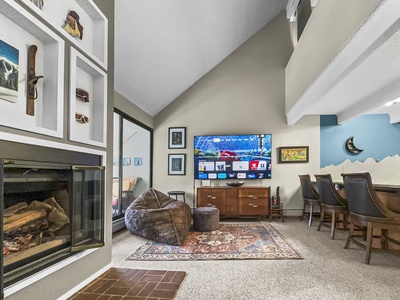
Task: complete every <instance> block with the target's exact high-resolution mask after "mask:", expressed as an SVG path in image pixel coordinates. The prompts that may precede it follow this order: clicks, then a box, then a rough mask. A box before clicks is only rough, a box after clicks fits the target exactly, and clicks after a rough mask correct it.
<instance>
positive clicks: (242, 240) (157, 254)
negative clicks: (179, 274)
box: [127, 223, 302, 260]
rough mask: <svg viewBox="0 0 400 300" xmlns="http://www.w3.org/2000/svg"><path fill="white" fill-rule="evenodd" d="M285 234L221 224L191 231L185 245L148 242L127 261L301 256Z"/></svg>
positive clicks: (255, 225) (269, 228)
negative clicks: (207, 230) (212, 228)
mask: <svg viewBox="0 0 400 300" xmlns="http://www.w3.org/2000/svg"><path fill="white" fill-rule="evenodd" d="M301 258H302V257H301V256H300V254H299V253H298V252H297V251H296V250H295V249H294V248H293V247H292V246H290V245H289V244H288V243H287V242H286V241H285V239H284V238H283V236H282V235H281V234H280V233H279V232H277V231H276V230H275V229H274V228H273V227H272V226H271V225H269V224H262V223H250V224H221V226H220V228H218V229H217V230H214V231H211V232H194V231H191V232H189V236H188V238H187V239H186V241H185V243H184V245H182V246H171V245H166V244H162V243H157V242H154V241H148V242H147V243H146V244H144V245H143V246H141V247H140V248H139V249H138V250H137V251H136V252H135V253H133V254H132V255H130V256H129V257H128V258H127V259H128V260H213V259H301Z"/></svg>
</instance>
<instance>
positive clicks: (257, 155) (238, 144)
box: [194, 134, 272, 180]
mask: <svg viewBox="0 0 400 300" xmlns="http://www.w3.org/2000/svg"><path fill="white" fill-rule="evenodd" d="M271 147H272V135H271V134H241V135H201V136H195V137H194V178H195V179H204V180H205V179H230V180H233V179H269V178H271V152H272V151H271Z"/></svg>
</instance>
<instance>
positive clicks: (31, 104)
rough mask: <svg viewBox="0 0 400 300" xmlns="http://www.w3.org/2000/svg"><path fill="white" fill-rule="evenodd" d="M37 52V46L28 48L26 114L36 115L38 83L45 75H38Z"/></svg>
mask: <svg viewBox="0 0 400 300" xmlns="http://www.w3.org/2000/svg"><path fill="white" fill-rule="evenodd" d="M36 52H37V46H36V45H31V46H29V48H28V75H27V88H26V98H27V99H26V114H27V115H30V116H34V115H35V99H37V97H38V92H37V89H36V84H37V83H38V81H39V79H40V78H43V76H41V75H40V76H36Z"/></svg>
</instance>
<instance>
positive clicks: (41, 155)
mask: <svg viewBox="0 0 400 300" xmlns="http://www.w3.org/2000/svg"><path fill="white" fill-rule="evenodd" d="M49 144H54V143H49ZM67 148H77V149H79V147H67ZM79 150H85V149H84V148H80V149H79ZM93 152H95V153H100V154H99V155H98V154H92V153H84V152H78V151H71V150H65V149H64V150H61V149H56V148H51V147H46V146H38V145H30V144H23V143H19V142H13V141H2V140H0V158H1V159H3V162H4V161H6V162H7V161H9V160H12V161H14V162H16V163H21V162H22V163H23V164H24V165H25V163H26V162H28V161H29V163H32V162H34V164H35V165H37V166H40V165H41V164H43V165H44V166H45V169H46V168H48V167H49V166H50V169H51V168H54V164H56V165H57V166H62V168H65V166H68V167H67V169H68V168H69V166H72V165H74V166H83V165H85V166H91V167H92V168H94V169H98V168H97V167H99V166H101V165H102V164H103V161H104V158H105V153H103V152H101V151H93ZM56 168H58V167H56ZM5 169H7V167H6V168H2V170H5ZM12 169H13V168H12ZM16 169H17V170H19V169H20V168H19V166H17V168H16ZM78 169H79V167H78ZM6 172H7V170H6ZM63 172H66V173H65V174H63V175H61V177H63V176H64V177H69V175H68V173H69V172H70V171H69V170H67V171H65V170H63V171H62V172H61V173H63ZM17 173H18V171H17ZM14 175H15V174H13V175H12V176H14ZM1 176H2V178H4V177H6V175H5V174H3V173H2V174H1ZM101 176H102V182H101V185H102V187H101V201H97V202H100V203H98V204H100V206H101V208H100V209H99V210H98V214H100V215H101V218H100V219H98V220H97V221H98V223H101V225H100V226H101V229H100V233H99V232H98V234H97V236H100V237H101V241H97V242H98V243H97V244H96V245H94V246H92V247H94V248H96V247H101V245H102V243H103V242H104V217H103V214H104V205H103V203H104V171H102V175H101ZM17 177H18V176H17ZM8 180H9V179H8ZM12 180H13V179H12ZM63 180H64V179H62V180H60V181H63ZM41 184H42V185H43V183H41ZM57 184H58V183H57ZM18 185H19V184H18V183H11V186H13V189H15V186H18ZM45 185H46V184H45ZM7 186H10V184H9V183H6V184H4V190H3V184H2V186H1V188H0V192H1V194H2V195H1V198H2V201H1V202H2V204H1V209H0V211H1V218H2V220H3V212H4V207H3V204H5V202H6V201H7V200H4V197H3V195H4V194H5V193H6V192H7V190H6V189H7V188H8V187H7ZM23 186H24V185H23V184H22V185H21V187H23ZM68 189H69V187H68V188H67V190H68ZM61 190H62V191H61V194H63V193H64V192H65V187H62V189H61ZM74 190H75V189H74ZM75 193H76V191H74V192H72V194H75ZM78 193H79V191H78ZM70 194H71V193H70ZM36 195H37V193H35V196H36ZM6 198H7V197H6ZM61 198H63V197H61ZM68 198H70V199H73V198H75V196H73V197H68V195H67V196H66V197H65V196H64V199H61V202H67V203H68V204H67V205H66V208H67V214H68V215H69V216H72V212H71V209H70V208H68V206H69V205H71V204H72V203H73V202H74V201H73V200H70V201H68ZM29 202H30V201H29ZM7 205H9V204H7ZM62 206H65V204H63V205H62ZM92 210H93V209H92V208H90V211H92ZM88 211H89V210H88ZM93 217H94V216H93V215H91V216H89V218H88V219H93ZM97 221H96V222H97ZM70 223H71V224H74V223H76V222H74V221H73V218H72V220H71V222H70ZM81 225H82V224H81ZM66 227H67V229H60V230H62V231H63V233H64V234H65V233H67V235H68V234H69V235H70V236H71V240H73V239H75V240H76V239H77V235H78V236H79V234H80V233H79V232H78V233H77V232H75V233H74V234H72V232H71V227H73V226H72V225H67V226H66ZM83 227H85V226H83ZM0 229H1V231H2V237H4V236H3V222H2V223H1V227H0ZM2 242H3V240H2ZM80 246H81V245H78V247H76V248H75V250H77V252H73V251H70V249H72V248H74V247H71V243H70V242H68V243H65V244H64V249H63V251H61V255H60V253H58V252H57V251H52V252H51V253H50V256H49V257H50V259H48V257H47V256H46V255H40V256H39V257H40V258H39V260H46V259H47V260H48V262H47V263H43V264H39V265H38V266H35V265H34V267H28V268H26V270H24V271H23V272H25V274H23V273H21V274H22V275H21V274H18V272H17V273H16V274H17V275H16V276H14V275H13V276H11V280H9V281H8V282H6V285H11V287H10V286H9V287H7V288H6V289H5V296H7V295H8V294H11V293H10V290H18V288H17V289H16V288H15V286H16V285H19V286H20V288H21V287H22V288H23V287H24V285H25V286H27V285H28V284H29V283H27V282H34V281H35V277H37V278H36V279H37V280H39V279H40V277H41V275H43V273H47V272H51V270H50V269H52V268H54V266H53V267H52V265H55V264H65V262H67V261H71V259H72V260H73V257H74V256H75V257H82V254H83V255H85V254H84V253H85V252H88V253H90V252H91V251H94V250H86V251H83V250H84V249H85V247H80ZM89 248H91V247H90V246H89ZM66 249H67V251H66ZM3 251H4V248H3ZM43 258H44V259H43ZM77 259H78V258H77ZM4 261H6V260H4ZM4 261H2V264H1V281H2V284H4V278H5V277H7V271H9V270H7V268H3V267H4V264H3V262H4ZM71 262H72V261H71ZM23 264H24V263H22V265H23ZM27 264H28V265H29V264H30V263H29V262H28V263H27ZM15 266H17V268H19V267H20V266H19V265H18V264H16V265H15ZM22 269H24V268H22ZM54 269H56V268H54ZM3 270H5V271H6V272H5V274H3ZM13 272H14V270H13ZM36 273H37V274H38V276H36ZM4 275H6V276H5V277H4ZM5 281H7V280H5ZM24 281H27V282H25V284H24V283H23V282H24ZM3 288H4V287H3V286H2V291H3Z"/></svg>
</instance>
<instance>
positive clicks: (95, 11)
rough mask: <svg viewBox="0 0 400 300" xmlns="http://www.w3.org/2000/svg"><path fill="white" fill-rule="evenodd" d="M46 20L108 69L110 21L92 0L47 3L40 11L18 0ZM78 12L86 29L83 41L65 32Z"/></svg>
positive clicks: (66, 0) (32, 5) (27, 2)
mask: <svg viewBox="0 0 400 300" xmlns="http://www.w3.org/2000/svg"><path fill="white" fill-rule="evenodd" d="M18 2H19V3H23V4H25V5H24V6H23V7H27V8H29V9H31V10H32V11H34V12H35V13H36V14H37V15H38V16H40V17H41V18H43V19H44V20H46V21H47V22H48V23H49V24H50V25H51V26H52V27H53V28H54V29H56V30H57V31H58V32H60V33H61V34H62V35H63V36H65V37H66V38H67V39H68V40H69V41H71V42H72V43H73V44H74V46H75V47H77V48H78V49H81V50H82V51H83V52H84V53H86V54H88V55H89V56H90V57H91V58H92V59H93V60H94V61H96V63H98V64H99V65H100V66H101V67H102V68H104V69H107V53H108V51H107V40H108V20H107V18H106V17H105V16H104V14H103V13H102V12H101V11H100V10H99V8H98V7H97V6H96V5H95V4H94V3H93V1H92V0H77V1H75V0H51V1H45V4H44V5H43V7H42V8H41V9H40V8H38V7H37V6H35V5H34V4H33V3H32V2H31V1H30V0H18ZM70 11H75V12H76V13H77V14H78V16H79V22H80V24H81V25H82V27H83V36H82V39H80V38H79V37H75V36H72V35H70V34H69V33H67V31H65V29H64V26H65V22H66V19H67V15H68V14H69V12H70Z"/></svg>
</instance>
